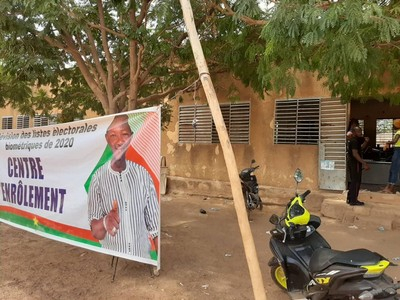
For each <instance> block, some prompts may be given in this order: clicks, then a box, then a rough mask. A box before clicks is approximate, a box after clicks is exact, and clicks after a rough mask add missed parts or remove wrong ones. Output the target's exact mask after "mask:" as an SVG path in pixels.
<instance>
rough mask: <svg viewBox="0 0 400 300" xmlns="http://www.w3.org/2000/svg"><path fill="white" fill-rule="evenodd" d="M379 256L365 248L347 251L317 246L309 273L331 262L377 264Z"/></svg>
mask: <svg viewBox="0 0 400 300" xmlns="http://www.w3.org/2000/svg"><path fill="white" fill-rule="evenodd" d="M380 260H381V256H380V255H379V254H377V253H375V252H371V251H369V250H367V249H354V250H349V251H340V250H332V249H329V248H318V249H316V250H315V251H314V253H313V254H312V256H311V259H310V264H309V266H310V271H311V273H313V274H314V273H317V272H321V271H323V270H324V269H326V268H328V267H329V266H331V265H333V264H340V265H347V266H356V267H359V266H368V265H374V264H377V263H378V262H379V261H380Z"/></svg>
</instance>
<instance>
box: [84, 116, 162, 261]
mask: <svg viewBox="0 0 400 300" xmlns="http://www.w3.org/2000/svg"><path fill="white" fill-rule="evenodd" d="M128 120H129V118H128V116H127V115H116V116H115V117H114V119H113V121H112V122H111V124H110V125H109V126H108V128H107V131H106V133H105V138H106V141H107V144H108V145H109V147H110V148H111V150H112V153H113V155H112V159H111V160H109V161H108V162H106V163H105V164H104V165H103V166H101V167H100V168H99V169H98V170H97V171H96V172H95V173H94V175H93V177H92V181H91V183H90V187H89V192H88V218H89V224H90V229H91V232H92V235H93V237H95V238H96V239H98V240H99V241H100V243H101V245H102V248H105V249H109V250H113V251H117V252H120V253H124V254H128V255H132V256H137V257H141V258H148V259H156V256H157V254H156V255H155V256H154V252H155V251H157V249H158V237H159V217H160V207H159V202H158V197H157V192H156V189H155V187H154V183H153V180H152V178H151V176H150V174H149V173H148V171H147V170H146V168H144V167H143V166H141V165H139V164H136V163H134V162H132V161H130V160H128V159H126V152H127V150H128V148H129V145H130V141H131V139H132V135H133V132H132V130H131V127H130V125H129V122H128Z"/></svg>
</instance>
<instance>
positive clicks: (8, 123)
mask: <svg viewBox="0 0 400 300" xmlns="http://www.w3.org/2000/svg"><path fill="white" fill-rule="evenodd" d="M1 129H3V130H6V129H13V117H12V116H3V117H2V118H1Z"/></svg>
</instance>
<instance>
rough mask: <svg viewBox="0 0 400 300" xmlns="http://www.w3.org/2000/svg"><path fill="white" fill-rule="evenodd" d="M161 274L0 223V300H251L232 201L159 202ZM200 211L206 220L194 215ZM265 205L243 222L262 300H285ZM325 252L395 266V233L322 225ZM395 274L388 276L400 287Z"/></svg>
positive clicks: (399, 249)
mask: <svg viewBox="0 0 400 300" xmlns="http://www.w3.org/2000/svg"><path fill="white" fill-rule="evenodd" d="M161 208H162V234H161V270H160V274H159V276H157V277H152V276H151V273H150V268H149V266H147V265H144V264H140V263H137V262H133V261H128V260H124V259H119V262H118V265H117V270H116V277H115V280H114V282H113V281H112V277H113V271H114V268H113V267H111V260H112V258H111V256H107V255H104V254H99V253H95V252H91V251H87V250H85V249H81V248H77V247H74V246H70V245H67V244H64V243H60V242H56V241H53V240H49V239H45V238H43V237H40V236H37V235H35V234H32V233H28V232H25V231H23V230H20V229H16V228H14V227H10V226H8V225H6V224H4V223H0V299H232V300H233V299H238V300H239V299H240V300H243V299H254V297H253V290H252V286H251V281H250V276H249V272H248V267H247V263H246V259H245V255H244V249H243V244H242V240H241V236H240V231H239V226H238V224H237V218H236V213H235V210H234V206H233V202H232V200H227V199H220V198H219V199H217V198H204V197H200V196H188V195H166V196H163V197H162V204H161ZM200 209H204V210H205V211H206V214H201V213H200ZM281 210H282V208H281V207H272V206H265V207H264V210H263V211H261V212H260V211H255V212H254V213H253V221H252V222H251V223H250V224H251V228H252V232H253V237H254V240H255V243H256V249H257V254H258V258H259V263H260V267H261V272H262V276H263V282H264V286H265V289H266V292H267V298H268V300H275V299H288V297H287V295H285V293H284V292H282V291H280V290H279V288H277V287H276V286H274V284H273V282H272V280H271V277H270V274H269V268H268V265H267V262H268V260H269V258H270V257H271V254H270V251H269V248H268V236H267V234H266V231H267V230H268V229H270V228H271V225H270V224H269V223H268V218H269V216H270V214H271V213H272V212H275V213H280V212H281ZM319 231H320V232H321V233H322V234H323V235H324V236H325V238H326V239H327V240H328V242H329V243H330V244H331V246H332V248H334V249H340V250H349V249H353V248H361V247H366V248H368V249H370V250H373V251H377V252H379V253H381V254H383V255H385V256H386V257H387V258H389V259H390V260H391V261H392V262H397V263H400V260H399V259H400V238H399V237H400V232H399V231H380V230H378V228H377V229H363V228H354V227H353V226H348V225H343V224H339V223H337V222H336V221H334V220H329V219H325V218H324V219H323V223H322V225H321V228H320V230H319ZM399 268H400V267H398V266H397V267H391V269H390V270H389V271H388V274H390V275H391V276H393V277H395V278H396V280H400V270H399Z"/></svg>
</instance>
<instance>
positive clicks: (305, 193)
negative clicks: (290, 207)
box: [300, 190, 311, 199]
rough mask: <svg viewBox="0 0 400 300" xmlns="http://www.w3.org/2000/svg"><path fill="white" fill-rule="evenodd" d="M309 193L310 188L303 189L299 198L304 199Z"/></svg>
mask: <svg viewBox="0 0 400 300" xmlns="http://www.w3.org/2000/svg"><path fill="white" fill-rule="evenodd" d="M310 193H311V191H310V190H307V191H305V192H304V193H303V194H301V196H300V197H301V198H302V199H304V198H305V197H307V196H308V195H309V194H310Z"/></svg>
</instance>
